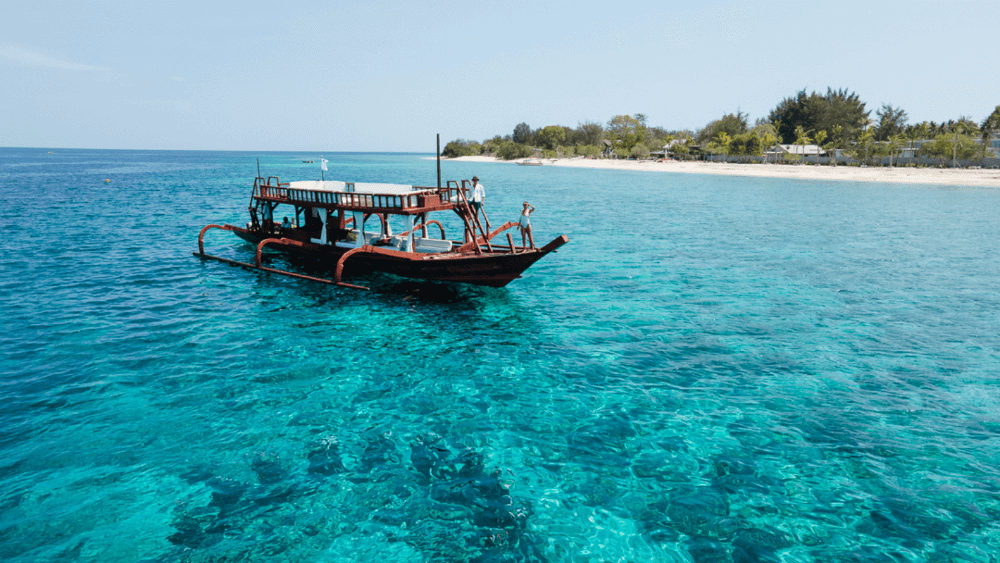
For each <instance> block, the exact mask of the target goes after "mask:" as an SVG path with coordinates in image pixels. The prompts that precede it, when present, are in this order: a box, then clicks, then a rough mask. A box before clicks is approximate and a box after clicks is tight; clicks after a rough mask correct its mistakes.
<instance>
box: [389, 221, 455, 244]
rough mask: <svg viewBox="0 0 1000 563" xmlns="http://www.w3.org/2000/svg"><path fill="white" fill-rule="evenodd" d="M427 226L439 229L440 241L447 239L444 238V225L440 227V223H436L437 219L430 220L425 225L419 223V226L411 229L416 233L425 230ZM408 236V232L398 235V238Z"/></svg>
mask: <svg viewBox="0 0 1000 563" xmlns="http://www.w3.org/2000/svg"><path fill="white" fill-rule="evenodd" d="M428 225H437V226H438V227H439V228H440V229H441V240H445V239H446V238H447V237H445V236H444V225H442V224H441V221H438V220H437V219H431V220H430V221H427V222H426V223H420V224H419V225H417V226H415V227H413V230H414V231H416V230H417V229H426V228H427V226H428ZM408 234H410V231H406V232H405V233H399V236H401V237H405V236H406V235H408ZM425 236H426V233H425Z"/></svg>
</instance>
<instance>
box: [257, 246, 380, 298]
mask: <svg viewBox="0 0 1000 563" xmlns="http://www.w3.org/2000/svg"><path fill="white" fill-rule="evenodd" d="M268 244H280V245H283V246H295V247H298V248H304V247H305V245H304V244H302V243H301V242H299V241H297V240H292V239H287V238H280V239H277V238H268V239H264V240H262V241H260V244H258V245H257V255H256V256H255V257H254V267H255V268H257V269H258V270H263V271H265V272H270V273H272V274H281V275H283V276H290V277H293V278H299V279H302V280H309V281H314V282H319V283H325V284H329V285H339V286H341V287H350V288H352V289H365V290H367V289H368V288H367V287H365V286H363V285H354V284H352V283H344V282H342V281H340V263H339V262H338V263H337V278H336V279H334V280H328V279H324V278H316V277H313V276H306V275H303V274H296V273H294V272H286V271H285V270H276V269H274V268H268V267H266V266H264V265H262V264H261V255H262V254H263V252H264V247H265V246H267V245H268ZM355 250H357V249H355ZM351 252H353V251H349V252H347V254H350V253H351ZM347 254H345V256H346V255H347ZM341 260H343V257H341Z"/></svg>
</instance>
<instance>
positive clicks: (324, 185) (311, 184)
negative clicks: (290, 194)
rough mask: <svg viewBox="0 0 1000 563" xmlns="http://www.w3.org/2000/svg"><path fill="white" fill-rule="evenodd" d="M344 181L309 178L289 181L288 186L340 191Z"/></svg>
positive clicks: (342, 188) (319, 190) (320, 190)
mask: <svg viewBox="0 0 1000 563" xmlns="http://www.w3.org/2000/svg"><path fill="white" fill-rule="evenodd" d="M345 185H346V184H345V183H344V182H334V181H333V180H327V181H325V182H324V181H322V180H310V181H307V182H289V183H288V187H289V188H291V189H293V190H315V191H318V192H342V191H344V186H345Z"/></svg>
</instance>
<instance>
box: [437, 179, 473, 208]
mask: <svg viewBox="0 0 1000 563" xmlns="http://www.w3.org/2000/svg"><path fill="white" fill-rule="evenodd" d="M437 190H438V193H440V194H441V201H442V202H443V203H448V202H451V203H458V202H460V201H462V200H463V198H462V197H461V196H460V195H459V192H461V193H462V194H463V195H464V196H465V198H464V199H469V189H468V188H465V187H462V185H461V184H459V182H458V180H448V181H447V182H446V183H445V185H444V187H441V188H437Z"/></svg>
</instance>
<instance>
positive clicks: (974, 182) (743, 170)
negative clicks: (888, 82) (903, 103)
mask: <svg viewBox="0 0 1000 563" xmlns="http://www.w3.org/2000/svg"><path fill="white" fill-rule="evenodd" d="M444 160H453V161H463V162H509V163H510V164H511V165H512V166H513V165H514V163H516V162H517V161H503V160H497V159H496V158H494V157H491V156H462V157H458V158H452V159H444ZM542 162H544V164H543V166H565V167H572V168H600V169H605V170H640V171H647V172H676V173H680V174H716V175H719V176H754V177H766V178H789V179H797V180H838V181H843V182H883V183H892V184H939V185H953V186H984V187H991V188H1000V170H974V169H972V170H967V169H950V168H884V167H867V168H860V167H857V166H837V167H833V166H809V165H790V164H731V163H730V164H722V163H713V162H677V161H667V162H653V161H635V160H606V159H595V160H588V159H583V158H560V159H556V160H550V159H544V160H543V161H542Z"/></svg>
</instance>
